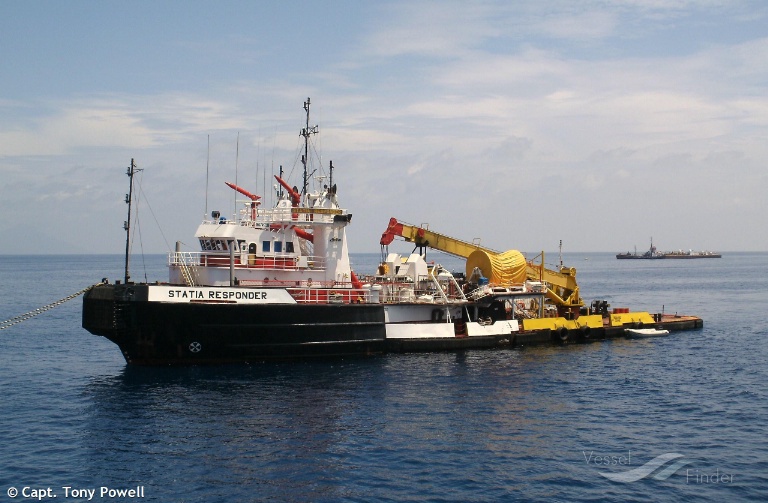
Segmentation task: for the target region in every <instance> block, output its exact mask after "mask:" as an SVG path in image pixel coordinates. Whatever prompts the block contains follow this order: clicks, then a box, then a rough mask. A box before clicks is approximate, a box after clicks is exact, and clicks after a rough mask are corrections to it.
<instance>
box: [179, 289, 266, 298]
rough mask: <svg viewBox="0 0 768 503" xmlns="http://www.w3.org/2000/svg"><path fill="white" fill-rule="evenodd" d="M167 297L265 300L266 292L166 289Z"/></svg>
mask: <svg viewBox="0 0 768 503" xmlns="http://www.w3.org/2000/svg"><path fill="white" fill-rule="evenodd" d="M168 298H169V299H190V300H266V299H267V292H265V291H257V290H244V291H229V290H194V289H188V290H168Z"/></svg>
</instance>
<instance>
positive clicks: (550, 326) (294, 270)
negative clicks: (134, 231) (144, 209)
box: [82, 98, 703, 365]
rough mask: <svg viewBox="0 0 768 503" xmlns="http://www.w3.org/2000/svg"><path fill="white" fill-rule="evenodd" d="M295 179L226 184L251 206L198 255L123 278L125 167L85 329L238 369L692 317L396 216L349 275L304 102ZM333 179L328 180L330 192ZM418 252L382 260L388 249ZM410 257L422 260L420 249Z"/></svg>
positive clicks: (149, 352)
mask: <svg viewBox="0 0 768 503" xmlns="http://www.w3.org/2000/svg"><path fill="white" fill-rule="evenodd" d="M304 109H305V111H306V127H305V128H304V129H302V130H301V135H302V136H303V137H304V157H302V163H303V167H304V170H303V179H302V181H303V183H302V187H301V188H299V187H297V186H295V185H294V186H292V185H291V184H289V183H288V182H287V181H286V180H285V179H284V178H283V177H282V176H278V175H276V176H275V179H276V181H277V185H276V186H275V187H276V196H277V203H276V204H275V205H274V206H273V207H270V208H263V207H262V206H261V197H260V196H258V195H255V194H253V193H251V192H249V191H248V190H246V189H245V188H243V187H240V186H238V185H236V184H233V183H228V182H227V185H228V186H229V187H230V188H231V189H233V190H235V191H236V192H237V193H238V194H240V195H242V196H244V197H245V199H243V200H240V201H238V204H239V205H240V209H239V211H238V212H237V213H236V215H234V216H233V217H232V218H226V217H225V216H222V215H221V213H220V212H218V211H213V212H211V214H210V217H208V216H206V218H205V219H204V220H203V222H202V223H201V224H200V225H199V226H198V228H197V231H196V233H195V238H196V242H197V243H198V244H199V250H197V251H192V252H189V251H182V250H181V246H180V244H179V243H177V245H176V250H175V251H173V252H170V253H169V255H168V281H167V282H155V283H136V282H133V281H132V280H131V278H130V271H129V250H130V236H131V232H130V229H131V224H130V222H131V201H132V198H133V196H132V194H133V180H134V175H135V173H136V171H137V168H136V166H135V163H134V161H133V160H131V165H130V167H129V168H128V171H127V174H128V176H129V179H130V186H129V192H128V194H127V195H126V203H127V204H128V220H127V221H126V223H125V230H126V257H125V276H124V278H123V279H122V280H117V281H115V282H110V281H109V280H108V279H106V278H105V279H103V280H102V281H101V282H100V283H99V284H96V285H94V286H93V287H92V288H91V289H90V290H89V291H88V292H86V293H85V295H84V298H83V317H82V325H83V327H84V328H85V329H86V330H88V331H89V332H91V333H92V334H95V335H98V336H103V337H106V338H107V339H109V340H110V341H112V342H114V343H115V344H116V345H117V346H118V347H119V349H120V350H121V352H122V354H123V357H124V358H125V360H126V362H127V363H128V364H133V365H176V364H182V365H188V364H192V365H194V364H217V363H246V362H257V361H264V360H272V359H280V360H284V359H303V358H318V357H322V358H327V357H344V356H361V355H375V354H382V353H388V352H404V351H442V350H456V349H468V348H488V347H502V346H514V345H527V344H538V343H549V342H551V341H554V342H556V343H568V342H576V341H586V340H594V339H601V338H606V337H619V336H623V335H624V331H625V330H626V329H628V328H631V329H638V328H643V327H645V328H656V329H667V330H687V329H695V328H700V327H701V326H703V321H702V320H701V319H700V318H698V317H695V316H677V315H675V316H670V315H665V314H663V313H656V314H650V313H648V312H630V311H629V309H627V308H616V309H613V310H611V309H610V306H609V304H608V303H607V302H606V301H599V300H598V301H594V302H592V304H591V305H590V306H585V304H584V302H583V300H582V298H581V296H580V294H579V288H578V285H577V283H576V270H575V269H574V268H570V267H565V266H563V265H562V263H561V265H560V268H559V269H558V270H550V269H547V268H546V267H545V266H544V254H543V252H542V254H541V255H540V256H539V257H536V258H540V263H539V264H536V263H534V261H535V259H534V260H526V259H525V257H524V256H523V254H522V253H520V252H519V251H517V250H509V251H506V252H497V251H494V250H491V249H487V248H483V247H480V246H479V245H477V244H476V243H469V242H464V241H462V240H458V239H455V238H451V237H449V236H446V235H443V234H438V233H435V232H433V231H431V230H429V229H428V226H420V227H417V226H413V225H409V224H406V223H403V222H400V221H398V220H397V219H395V218H392V219H390V221H389V224H388V226H387V228H386V229H385V231H384V232H383V234H382V237H381V240H380V245H381V247H382V256H381V262H380V264H379V266H378V268H377V270H376V271H372V272H371V273H370V274H367V275H357V274H356V273H355V271H354V270H353V269H352V266H351V263H350V258H349V253H348V243H347V232H346V231H347V227H348V226H349V225H350V224H351V222H352V214H351V213H350V212H349V211H347V210H346V209H344V208H343V207H342V206H341V205H340V203H339V197H338V189H337V185H336V183H334V179H333V171H334V167H333V162H331V163H330V165H329V169H328V176H327V177H325V176H318V177H315V179H314V187H312V188H311V189H310V187H309V183H310V176H309V175H308V173H310V172H314V170H309V169H308V159H309V156H308V154H309V148H308V145H309V138H310V137H311V136H312V135H313V134H316V133H317V132H318V128H317V126H314V127H310V126H309V117H310V115H309V111H310V100H309V98H308V99H307V101H306V102H305V103H304ZM326 181H327V183H325V182H326ZM395 238H399V239H403V240H404V241H406V242H411V243H414V244H415V247H414V252H413V253H411V254H409V255H407V256H401V255H400V254H398V253H389V251H388V245H389V244H390V243H391V242H392V241H393V240H394V239H395ZM417 248H418V252H417ZM427 248H432V249H439V250H443V251H446V252H448V253H452V254H454V255H456V256H459V257H463V258H465V259H466V271H465V274H459V275H454V274H453V273H451V272H449V271H447V270H446V269H444V268H443V267H441V266H440V265H438V264H434V263H427V261H426V259H425V256H426V249H427Z"/></svg>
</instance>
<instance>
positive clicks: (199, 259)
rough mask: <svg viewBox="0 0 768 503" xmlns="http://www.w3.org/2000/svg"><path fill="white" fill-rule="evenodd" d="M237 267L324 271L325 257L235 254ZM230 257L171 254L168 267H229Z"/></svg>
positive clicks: (193, 253) (207, 253) (211, 254)
mask: <svg viewBox="0 0 768 503" xmlns="http://www.w3.org/2000/svg"><path fill="white" fill-rule="evenodd" d="M234 258H235V267H236V268H238V269H262V270H273V271H274V270H280V271H296V270H310V271H324V270H325V257H319V256H309V257H297V256H295V255H274V256H259V255H257V254H254V253H239V252H238V253H235V257H234ZM229 264H230V256H229V253H227V252H208V251H200V252H171V253H169V254H168V265H169V266H178V267H180V268H183V267H190V268H194V267H225V268H227V267H229Z"/></svg>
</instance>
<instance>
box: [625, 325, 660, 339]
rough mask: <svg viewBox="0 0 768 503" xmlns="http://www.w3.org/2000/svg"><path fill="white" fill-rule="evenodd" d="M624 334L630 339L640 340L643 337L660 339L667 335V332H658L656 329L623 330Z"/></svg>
mask: <svg viewBox="0 0 768 503" xmlns="http://www.w3.org/2000/svg"><path fill="white" fill-rule="evenodd" d="M624 333H626V334H627V337H629V338H631V339H640V338H645V337H662V336H665V335H668V334H669V330H659V329H657V328H625V329H624Z"/></svg>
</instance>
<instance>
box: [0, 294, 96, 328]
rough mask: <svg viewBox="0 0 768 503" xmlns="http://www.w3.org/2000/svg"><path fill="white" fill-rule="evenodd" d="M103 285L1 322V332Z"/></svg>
mask: <svg viewBox="0 0 768 503" xmlns="http://www.w3.org/2000/svg"><path fill="white" fill-rule="evenodd" d="M103 284H104V283H97V284H95V285H91V286H89V287H87V288H83V289H82V290H80V291H79V292H75V293H73V294H72V295H69V296H67V297H64V298H63V299H59V300H57V301H56V302H52V303H50V304H48V305H47V306H43V307H39V308H37V309H35V310H34V311H30V312H28V313H24V314H21V315H19V316H14V317H13V318H9V319H7V320H5V321H0V330H5V329H6V328H10V327H12V326H14V325H16V324H18V323H21V322H22V321H27V320H28V319H30V318H34V317H35V316H37V315H38V314H43V313H44V312H46V311H48V310H49V309H53V308H54V307H56V306H60V305H62V304H63V303H65V302H66V301H68V300H72V299H74V298H75V297H78V296H80V295H82V294H84V293H85V292H87V291H88V290H90V289H91V288H93V287H94V286H99V285H103Z"/></svg>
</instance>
